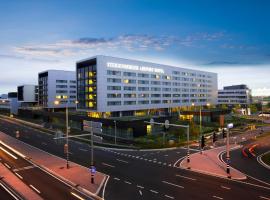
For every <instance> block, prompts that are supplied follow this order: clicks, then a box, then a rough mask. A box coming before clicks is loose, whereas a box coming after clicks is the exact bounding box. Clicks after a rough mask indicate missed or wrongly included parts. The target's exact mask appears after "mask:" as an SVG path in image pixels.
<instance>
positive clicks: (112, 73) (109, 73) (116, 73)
mask: <svg viewBox="0 0 270 200" xmlns="http://www.w3.org/2000/svg"><path fill="white" fill-rule="evenodd" d="M107 75H114V76H121V72H120V71H114V70H107Z"/></svg>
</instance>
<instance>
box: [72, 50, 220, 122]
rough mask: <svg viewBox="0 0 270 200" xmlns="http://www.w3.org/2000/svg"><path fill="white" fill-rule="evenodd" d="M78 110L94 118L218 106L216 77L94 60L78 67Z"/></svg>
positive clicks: (127, 61)
mask: <svg viewBox="0 0 270 200" xmlns="http://www.w3.org/2000/svg"><path fill="white" fill-rule="evenodd" d="M76 74H77V89H78V90H77V99H78V101H79V104H78V105H77V109H78V110H80V111H86V112H88V116H91V117H105V118H106V117H121V116H142V115H147V114H150V113H151V114H166V113H170V112H178V111H179V109H180V108H181V107H184V106H191V105H192V103H194V104H195V105H206V104H209V103H210V104H216V101H217V74H216V73H211V72H205V71H198V70H192V69H185V68H180V67H173V66H168V65H162V64H155V63H150V62H143V61H137V60H130V59H123V58H116V57H110V56H102V55H98V56H94V57H91V58H88V59H85V60H81V61H78V62H77V63H76Z"/></svg>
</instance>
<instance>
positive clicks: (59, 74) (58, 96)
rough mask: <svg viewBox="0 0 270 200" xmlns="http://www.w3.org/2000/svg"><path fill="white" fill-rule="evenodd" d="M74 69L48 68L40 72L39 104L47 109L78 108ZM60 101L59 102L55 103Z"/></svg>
mask: <svg viewBox="0 0 270 200" xmlns="http://www.w3.org/2000/svg"><path fill="white" fill-rule="evenodd" d="M76 98H77V89H76V74H75V72H74V71H64V70H48V71H44V72H40V73H39V74H38V104H39V106H41V107H43V108H45V109H51V108H53V109H54V108H65V107H66V106H67V107H69V108H76ZM55 101H58V102H59V103H58V104H55Z"/></svg>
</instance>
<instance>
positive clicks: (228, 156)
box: [226, 123, 233, 178]
mask: <svg viewBox="0 0 270 200" xmlns="http://www.w3.org/2000/svg"><path fill="white" fill-rule="evenodd" d="M231 128H233V124H232V123H230V124H228V125H227V144H226V164H227V170H226V171H227V177H228V178H231V173H230V129H231Z"/></svg>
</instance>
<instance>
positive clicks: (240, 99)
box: [218, 85, 252, 108]
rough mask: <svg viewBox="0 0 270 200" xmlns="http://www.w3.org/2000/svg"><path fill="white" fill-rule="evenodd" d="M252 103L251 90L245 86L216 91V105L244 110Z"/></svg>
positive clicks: (234, 86)
mask: <svg viewBox="0 0 270 200" xmlns="http://www.w3.org/2000/svg"><path fill="white" fill-rule="evenodd" d="M251 102H252V96H251V89H249V88H248V86H247V85H232V86H226V87H224V88H223V90H218V104H220V105H227V106H234V105H241V107H244V108H246V107H247V106H248V105H249V104H251Z"/></svg>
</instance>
